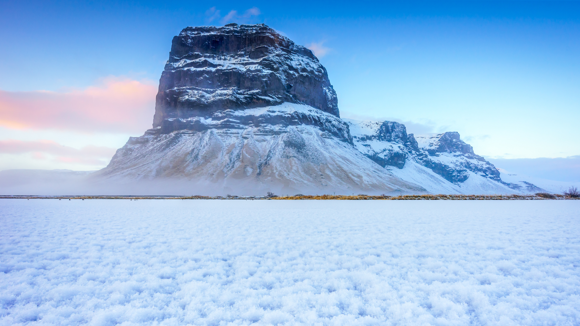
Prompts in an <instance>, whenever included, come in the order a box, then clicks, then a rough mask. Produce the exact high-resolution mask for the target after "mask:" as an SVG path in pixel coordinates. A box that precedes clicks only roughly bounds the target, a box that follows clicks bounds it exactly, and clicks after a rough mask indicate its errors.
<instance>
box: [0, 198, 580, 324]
mask: <svg viewBox="0 0 580 326" xmlns="http://www.w3.org/2000/svg"><path fill="white" fill-rule="evenodd" d="M579 212H580V202H579V201H475V202H461V201H441V202H437V201H435V202H433V201H429V202H416V201H298V202H296V201H293V202H287V201H284V202H282V201H174V200H149V201H126V200H118V201H115V200H111V201H107V200H85V201H78V200H77V201H68V200H67V201H58V200H30V201H25V200H1V201H0V307H1V308H0V325H19V324H30V325H37V324H38V325H40V324H51V325H78V324H85V323H88V324H91V325H115V324H122V325H137V324H139V325H248V324H252V323H256V324H258V325H266V324H287V325H297V324H303V325H470V324H471V325H578V324H580V213H579Z"/></svg>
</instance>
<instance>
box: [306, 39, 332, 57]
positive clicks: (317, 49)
mask: <svg viewBox="0 0 580 326" xmlns="http://www.w3.org/2000/svg"><path fill="white" fill-rule="evenodd" d="M306 47H307V48H309V49H310V50H311V51H312V52H313V53H314V55H315V56H317V57H318V58H322V57H324V56H325V55H326V54H328V52H330V51H331V49H330V48H327V47H325V46H324V41H322V42H318V43H316V42H312V43H310V44H308V45H307V46H306Z"/></svg>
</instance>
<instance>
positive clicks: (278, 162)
mask: <svg viewBox="0 0 580 326" xmlns="http://www.w3.org/2000/svg"><path fill="white" fill-rule="evenodd" d="M97 176H99V177H105V178H109V179H124V180H128V179H133V180H152V179H158V178H173V179H179V180H191V181H192V184H195V185H197V186H204V187H206V186H216V185H219V186H222V187H229V188H231V189H234V190H232V191H237V193H239V192H241V191H249V192H252V191H254V192H255V191H265V190H271V191H279V192H284V193H288V192H289V193H291V192H293V191H295V192H304V193H320V192H333V191H337V190H338V191H341V192H358V191H365V192H369V193H372V192H374V193H377V192H380V193H390V192H402V193H408V192H425V189H424V188H422V187H421V186H419V185H417V184H414V183H410V182H405V181H403V180H401V179H399V178H397V177H395V176H393V175H392V174H391V173H390V172H389V171H388V170H385V169H383V168H382V167H381V166H379V165H377V164H375V163H374V162H373V161H372V160H369V159H368V158H367V157H366V156H365V155H363V154H362V153H360V152H359V151H357V150H356V148H355V147H354V145H353V140H352V137H351V135H350V132H349V127H348V124H347V123H346V122H344V121H343V120H341V119H340V118H339V110H338V104H337V97H336V93H335V91H334V89H333V88H332V85H331V84H330V81H329V79H328V75H327V72H326V69H325V68H324V67H323V66H322V65H321V64H320V62H319V61H318V59H317V58H316V57H315V56H314V54H312V51H310V50H308V49H307V48H305V47H302V46H300V45H296V44H294V42H292V41H291V40H289V39H288V38H286V37H284V36H282V35H280V34H279V33H277V32H276V31H275V30H273V29H271V28H269V27H267V26H265V25H262V24H259V25H241V26H240V25H237V24H229V25H226V26H224V27H219V28H218V27H195V28H192V27H188V28H185V29H184V30H183V31H182V32H181V33H180V34H179V35H178V36H176V37H175V38H174V39H173V42H172V48H171V52H170V54H169V60H168V62H167V64H166V66H165V70H164V71H163V74H162V76H161V80H160V85H159V93H158V95H157V103H156V108H155V117H154V119H153V128H152V129H150V130H148V131H146V132H145V134H144V135H143V136H141V137H134V138H131V139H130V140H129V141H128V142H127V144H126V145H125V146H124V147H123V148H121V149H119V150H118V151H117V153H116V154H115V156H114V157H113V159H112V160H111V162H110V164H109V165H108V166H107V167H106V168H105V169H103V170H101V171H99V172H98V173H97Z"/></svg>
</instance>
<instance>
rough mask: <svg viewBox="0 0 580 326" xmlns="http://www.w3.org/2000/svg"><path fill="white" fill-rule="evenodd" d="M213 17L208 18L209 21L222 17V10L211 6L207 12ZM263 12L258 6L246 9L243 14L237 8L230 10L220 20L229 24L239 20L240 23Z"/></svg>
mask: <svg viewBox="0 0 580 326" xmlns="http://www.w3.org/2000/svg"><path fill="white" fill-rule="evenodd" d="M208 13H209V16H210V18H211V20H209V19H208V22H211V21H213V20H217V19H219V18H220V11H219V10H216V9H215V7H212V8H210V9H209V10H208V11H207V12H206V16H207V15H208ZM260 14H261V12H260V9H258V8H256V7H252V8H250V9H248V10H246V11H245V12H244V13H243V14H242V15H240V14H239V13H238V11H237V10H231V11H230V12H228V14H227V15H225V16H224V17H223V18H222V19H221V20H220V22H221V23H222V24H227V23H230V22H238V23H245V22H248V21H249V20H250V19H251V18H252V17H256V16H259V15H260Z"/></svg>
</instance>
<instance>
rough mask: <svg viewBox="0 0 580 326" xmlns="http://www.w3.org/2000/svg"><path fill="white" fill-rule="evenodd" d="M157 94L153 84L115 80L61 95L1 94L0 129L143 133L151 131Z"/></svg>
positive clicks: (46, 92) (42, 93) (43, 92)
mask: <svg viewBox="0 0 580 326" xmlns="http://www.w3.org/2000/svg"><path fill="white" fill-rule="evenodd" d="M156 93H157V87H156V86H155V84H154V83H153V82H150V81H137V80H131V79H125V78H117V77H109V78H106V79H103V80H102V81H101V82H100V83H99V84H98V85H96V86H91V87H87V88H85V89H80V90H79V89H73V90H69V91H64V92H49V91H33V92H7V91H1V90H0V126H2V127H6V128H11V129H36V130H39V129H52V130H72V131H80V132H89V133H90V132H112V133H142V132H143V131H145V130H146V129H147V128H150V127H151V122H152V120H153V113H154V108H155V94H156Z"/></svg>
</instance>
